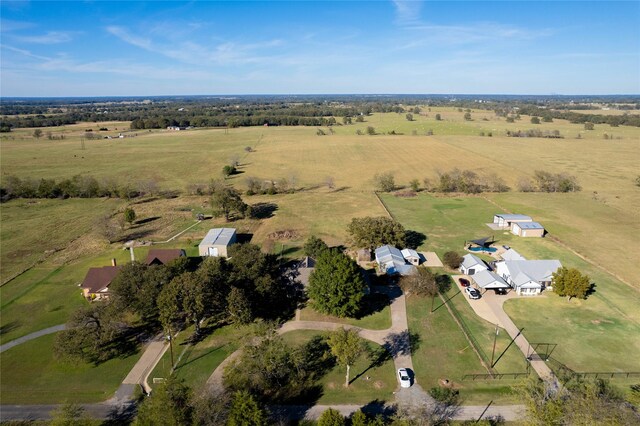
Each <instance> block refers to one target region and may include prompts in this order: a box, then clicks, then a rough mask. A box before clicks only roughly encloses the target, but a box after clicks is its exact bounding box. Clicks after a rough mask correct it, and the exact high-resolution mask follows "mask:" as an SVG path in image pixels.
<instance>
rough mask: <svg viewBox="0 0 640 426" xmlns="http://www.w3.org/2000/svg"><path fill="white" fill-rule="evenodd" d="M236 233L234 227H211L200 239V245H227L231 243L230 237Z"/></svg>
mask: <svg viewBox="0 0 640 426" xmlns="http://www.w3.org/2000/svg"><path fill="white" fill-rule="evenodd" d="M235 234H236V230H235V228H213V229H210V230H209V232H207V235H206V236H205V237H204V238H203V239H202V241H201V242H200V245H206V246H213V245H223V246H228V245H229V244H231V239H232V238H233V236H234V235H235Z"/></svg>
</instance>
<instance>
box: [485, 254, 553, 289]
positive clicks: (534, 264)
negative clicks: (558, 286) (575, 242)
mask: <svg viewBox="0 0 640 426" xmlns="http://www.w3.org/2000/svg"><path fill="white" fill-rule="evenodd" d="M561 267H562V264H561V263H560V261H559V260H505V261H504V262H497V263H496V272H497V273H498V275H499V276H501V277H502V278H503V279H504V280H505V281H506V282H507V283H508V284H509V285H510V286H511V287H513V288H514V289H515V290H516V293H518V294H521V295H535V294H539V293H540V292H541V291H542V290H544V289H545V287H547V286H550V285H551V280H552V278H553V273H554V272H556V271H557V270H558V269H559V268H561Z"/></svg>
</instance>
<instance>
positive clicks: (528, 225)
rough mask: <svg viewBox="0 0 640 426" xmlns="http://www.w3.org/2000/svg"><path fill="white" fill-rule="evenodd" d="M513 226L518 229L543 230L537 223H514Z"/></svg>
mask: <svg viewBox="0 0 640 426" xmlns="http://www.w3.org/2000/svg"><path fill="white" fill-rule="evenodd" d="M514 225H517V226H518V227H520V229H544V226H542V225H540V224H539V223H538V222H518V223H514Z"/></svg>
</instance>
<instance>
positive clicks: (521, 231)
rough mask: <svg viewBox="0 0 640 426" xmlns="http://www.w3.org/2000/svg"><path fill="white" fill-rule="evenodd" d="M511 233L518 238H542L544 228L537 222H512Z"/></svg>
mask: <svg viewBox="0 0 640 426" xmlns="http://www.w3.org/2000/svg"><path fill="white" fill-rule="evenodd" d="M511 233H512V234H514V235H517V236H519V237H538V238H541V237H544V226H542V225H540V224H539V223H538V222H513V223H512V224H511Z"/></svg>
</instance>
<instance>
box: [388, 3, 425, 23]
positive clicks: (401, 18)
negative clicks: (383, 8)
mask: <svg viewBox="0 0 640 426" xmlns="http://www.w3.org/2000/svg"><path fill="white" fill-rule="evenodd" d="M392 1H393V5H394V6H395V8H396V21H397V22H398V23H400V24H408V23H412V22H416V21H419V20H420V12H421V10H422V1H419V0H392Z"/></svg>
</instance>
